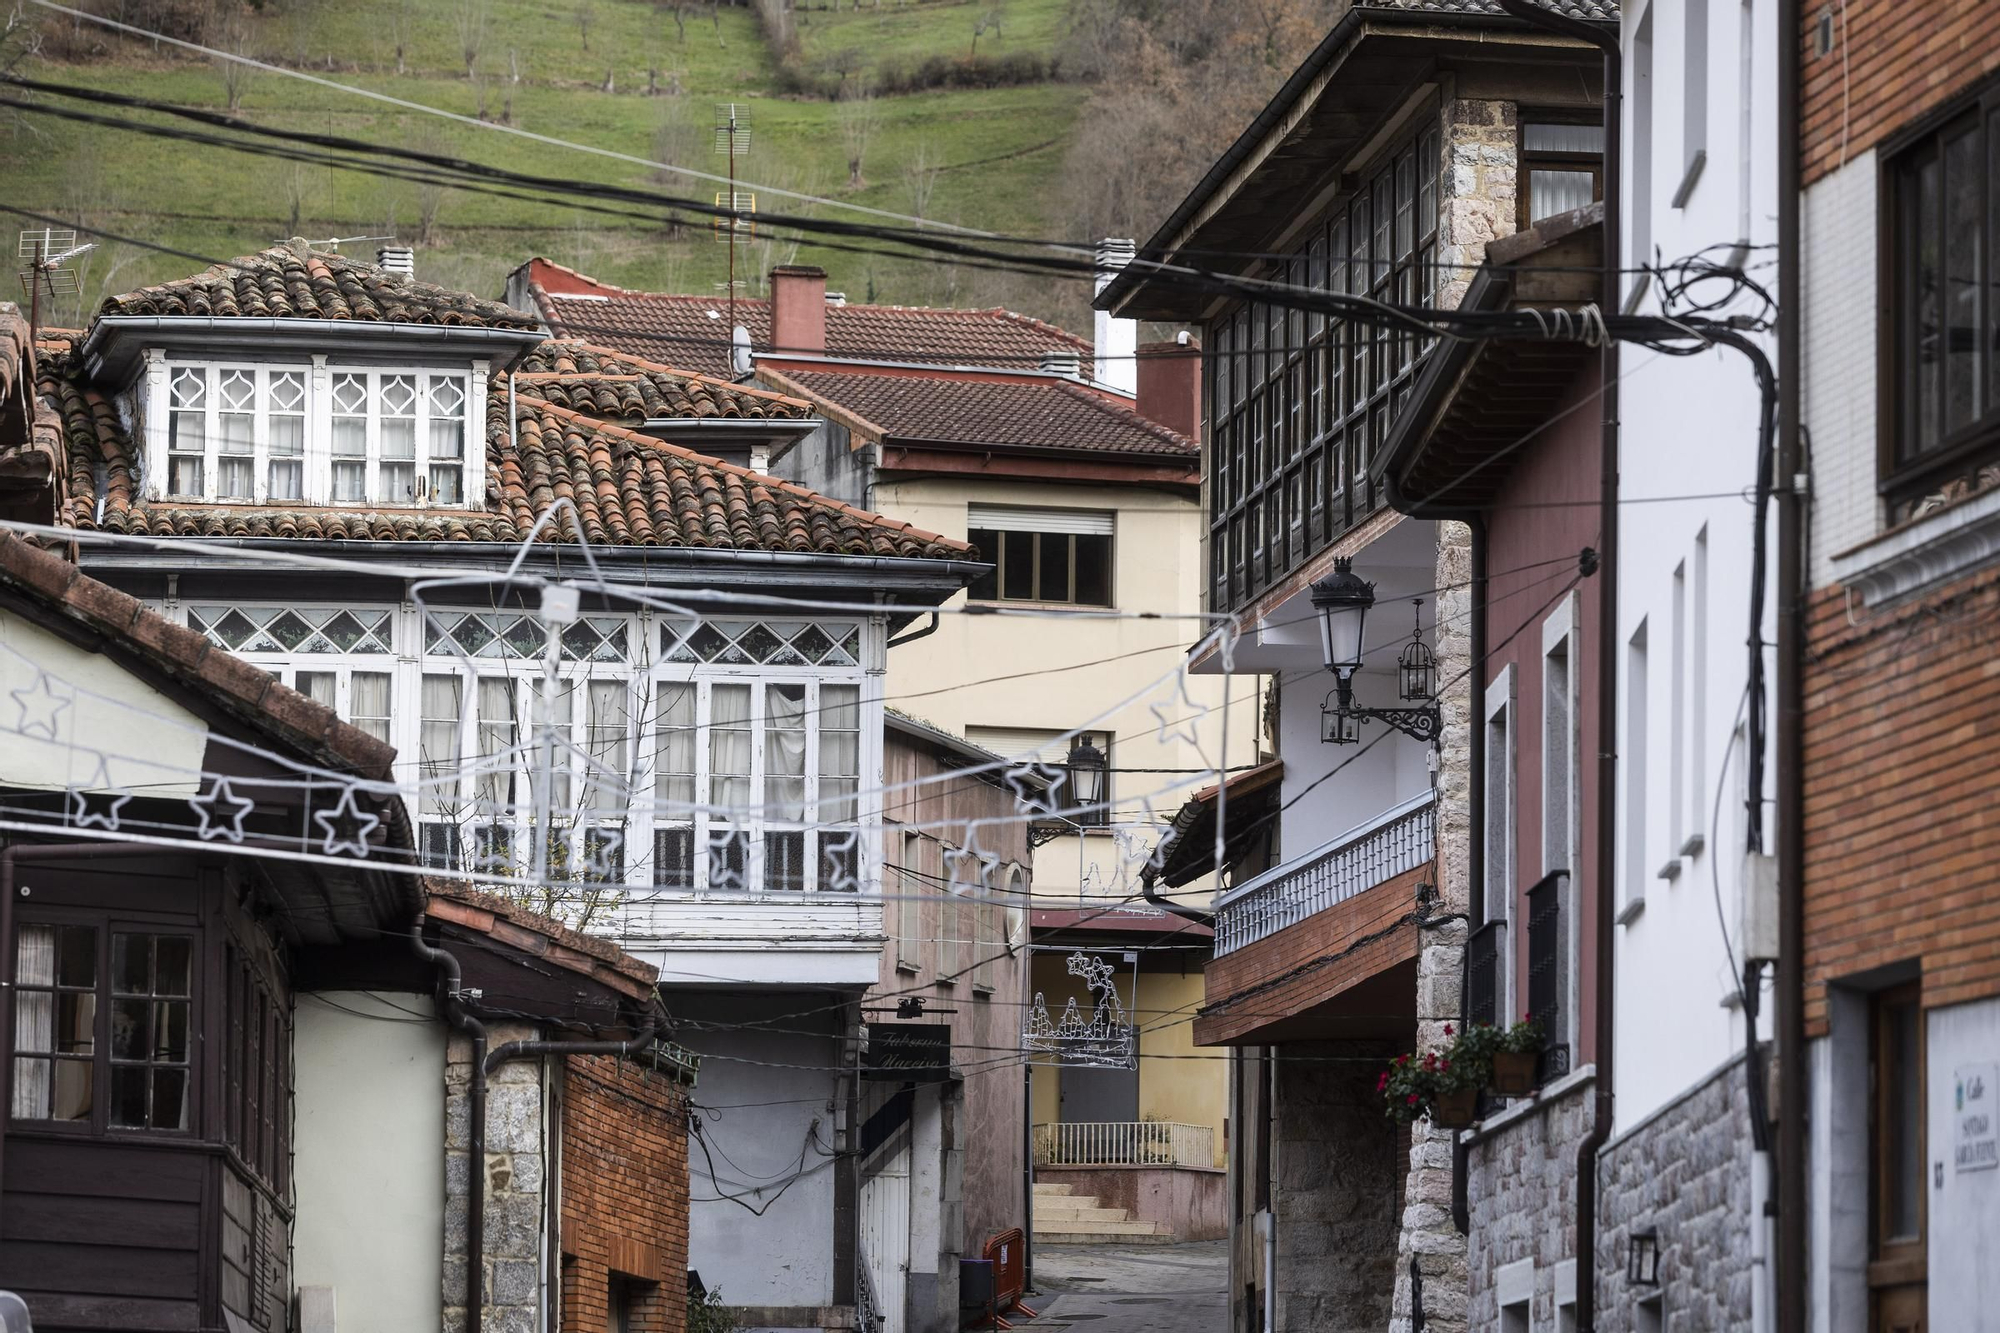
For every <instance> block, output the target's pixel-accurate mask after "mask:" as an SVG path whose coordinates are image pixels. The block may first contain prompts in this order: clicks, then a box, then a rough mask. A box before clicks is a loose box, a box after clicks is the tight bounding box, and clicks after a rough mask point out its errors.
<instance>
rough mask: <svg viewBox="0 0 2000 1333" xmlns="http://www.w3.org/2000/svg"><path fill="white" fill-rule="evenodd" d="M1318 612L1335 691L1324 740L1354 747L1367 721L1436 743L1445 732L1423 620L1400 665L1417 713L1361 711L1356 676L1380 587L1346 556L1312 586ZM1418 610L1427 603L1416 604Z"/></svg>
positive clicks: (1323, 717)
mask: <svg viewBox="0 0 2000 1333" xmlns="http://www.w3.org/2000/svg"><path fill="white" fill-rule="evenodd" d="M1312 604H1313V610H1314V611H1316V612H1318V614H1319V646H1320V660H1321V661H1322V662H1323V663H1324V664H1325V666H1326V669H1327V670H1328V671H1330V672H1332V673H1333V681H1334V684H1333V691H1332V693H1330V694H1329V695H1327V701H1326V703H1325V704H1322V705H1321V707H1320V736H1319V738H1320V739H1321V740H1322V741H1325V742H1327V743H1329V744H1332V745H1353V744H1355V743H1356V742H1358V741H1359V740H1360V739H1361V724H1362V723H1363V722H1371V721H1372V722H1386V723H1388V724H1389V725H1390V726H1392V727H1394V728H1395V729H1396V730H1398V731H1400V732H1402V733H1403V734H1404V735H1406V736H1413V737H1415V738H1416V739H1417V740H1420V741H1434V740H1436V739H1437V736H1438V732H1439V731H1440V730H1441V729H1442V727H1443V719H1442V718H1441V717H1440V715H1439V713H1438V706H1437V701H1436V698H1435V690H1436V677H1437V658H1436V656H1435V655H1434V654H1433V653H1432V652H1431V649H1430V645H1428V644H1426V643H1425V642H1424V639H1423V622H1422V618H1421V615H1420V616H1419V619H1418V623H1417V627H1416V629H1415V631H1414V632H1413V633H1412V634H1411V635H1410V642H1409V643H1407V644H1405V645H1404V647H1403V654H1402V657H1401V658H1400V659H1399V660H1398V662H1397V670H1396V676H1397V692H1398V694H1399V695H1400V696H1401V698H1402V699H1403V701H1404V702H1406V703H1418V704H1420V705H1421V706H1420V707H1416V708H1362V707H1358V706H1357V705H1356V704H1355V702H1354V673H1355V672H1357V671H1359V670H1360V669H1361V656H1362V643H1363V639H1362V631H1363V629H1364V628H1365V627H1366V625H1367V623H1368V611H1369V608H1371V607H1373V606H1374V605H1375V585H1374V584H1372V583H1370V582H1368V581H1367V580H1366V579H1364V578H1361V577H1360V576H1359V575H1357V574H1355V572H1354V562H1353V561H1352V560H1350V559H1348V558H1347V557H1346V556H1340V557H1337V558H1336V559H1335V560H1334V562H1333V573H1331V574H1329V575H1327V576H1326V577H1325V578H1323V579H1321V580H1320V581H1319V582H1317V583H1315V584H1313V585H1312ZM1416 605H1417V606H1418V607H1419V608H1421V607H1422V605H1423V603H1422V602H1418V603H1417V604H1416Z"/></svg>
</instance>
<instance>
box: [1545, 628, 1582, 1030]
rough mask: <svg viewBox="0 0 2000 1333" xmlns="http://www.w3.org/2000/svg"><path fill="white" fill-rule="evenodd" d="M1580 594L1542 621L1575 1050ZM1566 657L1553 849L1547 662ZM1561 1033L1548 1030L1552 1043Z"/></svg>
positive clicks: (1556, 855)
mask: <svg viewBox="0 0 2000 1333" xmlns="http://www.w3.org/2000/svg"><path fill="white" fill-rule="evenodd" d="M1577 619H1578V617H1577V595H1576V594H1575V593H1574V592H1572V593H1570V594H1569V595H1568V596H1566V597H1564V598H1563V599H1562V601H1560V602H1558V603H1557V604H1556V606H1555V607H1554V608H1553V609H1552V610H1550V612H1549V614H1548V615H1547V616H1545V617H1544V618H1543V620H1542V699H1543V715H1542V727H1541V732H1542V801H1541V805H1542V873H1543V874H1547V873H1548V872H1549V871H1551V870H1566V871H1568V872H1569V876H1568V879H1567V881H1566V882H1565V884H1564V885H1563V897H1562V906H1561V912H1562V924H1563V951H1564V954H1565V957H1564V959H1563V1026H1564V1027H1565V1028H1566V1029H1567V1030H1566V1031H1565V1032H1563V1033H1561V1034H1560V1040H1561V1041H1563V1042H1565V1043H1567V1044H1568V1045H1569V1047H1570V1049H1571V1050H1575V1049H1577V1021H1578V1017H1577V1016H1578V1013H1579V1009H1578V1005H1579V1002H1580V998H1581V997H1580V993H1579V990H1580V985H1581V982H1580V978H1579V973H1580V972H1581V971H1582V954H1581V942H1582V938H1583V937H1582V933H1581V929H1580V926H1581V922H1580V920H1579V918H1580V917H1581V915H1582V913H1580V912H1578V911H1577V910H1576V904H1577V901H1578V894H1577V891H1576V886H1577V885H1578V884H1579V883H1581V882H1582V880H1583V872H1582V868H1581V867H1580V866H1578V865H1577V861H1578V858H1579V856H1580V855H1581V853H1582V850H1583V848H1582V827H1583V814H1582V806H1583V799H1582V798H1583V793H1582V790H1581V789H1582V777H1583V753H1582V752H1583V718H1582V716H1581V708H1582V702H1583V700H1582V694H1583V691H1582V688H1581V686H1582V682H1581V679H1580V676H1581V673H1582V666H1583V658H1582V650H1583V640H1582V635H1581V634H1579V633H1578V629H1577ZM1559 653H1560V654H1561V656H1562V660H1563V676H1564V681H1563V695H1564V698H1563V704H1564V709H1565V711H1566V713H1567V715H1568V718H1569V726H1568V728H1567V729H1566V731H1565V733H1564V735H1563V736H1562V738H1561V742H1562V754H1561V756H1560V757H1561V759H1562V763H1563V766H1564V768H1565V770H1566V771H1567V772H1568V774H1569V781H1568V783H1567V784H1566V785H1567V787H1568V791H1567V793H1566V794H1565V795H1564V797H1563V803H1564V805H1565V807H1566V808H1565V809H1564V810H1563V811H1562V812H1561V813H1562V822H1563V827H1564V830H1565V833H1564V838H1563V843H1564V845H1563V846H1561V847H1559V848H1555V849H1553V850H1552V849H1551V848H1550V847H1549V845H1548V829H1549V816H1550V811H1549V802H1550V799H1551V792H1550V786H1551V784H1550V782H1549V770H1550V760H1551V759H1552V758H1554V757H1556V756H1555V754H1554V750H1553V747H1552V745H1551V743H1550V742H1551V737H1550V734H1549V718H1548V712H1547V700H1548V699H1549V697H1550V686H1551V682H1550V675H1551V672H1550V667H1549V663H1550V662H1551V660H1552V659H1554V658H1555V657H1556V656H1557V654H1559ZM1556 1039H1557V1034H1550V1040H1551V1042H1554V1041H1555V1040H1556Z"/></svg>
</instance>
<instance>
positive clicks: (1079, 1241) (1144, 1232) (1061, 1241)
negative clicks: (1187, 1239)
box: [1035, 1182, 1174, 1245]
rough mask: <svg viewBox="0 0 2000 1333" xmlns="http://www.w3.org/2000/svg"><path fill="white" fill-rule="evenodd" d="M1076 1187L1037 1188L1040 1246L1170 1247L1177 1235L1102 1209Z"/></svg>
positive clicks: (1119, 1210) (1120, 1211)
mask: <svg viewBox="0 0 2000 1333" xmlns="http://www.w3.org/2000/svg"><path fill="white" fill-rule="evenodd" d="M1075 1189H1076V1186H1074V1185H1044V1184H1040V1183H1039V1182H1038V1183H1037V1184H1036V1185H1035V1243H1036V1244H1038V1245H1171V1244H1172V1243H1173V1239H1174V1233H1173V1232H1171V1231H1169V1230H1168V1229H1167V1228H1166V1227H1164V1226H1162V1225H1161V1224H1160V1223H1158V1222H1143V1221H1140V1220H1138V1219H1137V1218H1135V1217H1133V1216H1132V1214H1131V1213H1130V1212H1129V1211H1127V1210H1126V1209H1123V1208H1103V1207H1100V1206H1099V1205H1098V1202H1097V1198H1096V1196H1095V1195H1090V1194H1077V1193H1075V1192H1074V1191H1075Z"/></svg>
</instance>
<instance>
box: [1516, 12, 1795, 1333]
mask: <svg viewBox="0 0 2000 1333" xmlns="http://www.w3.org/2000/svg"><path fill="white" fill-rule="evenodd" d="M1498 3H1499V5H1500V8H1501V9H1502V10H1503V11H1505V12H1506V13H1508V14H1510V15H1512V16H1513V17H1515V18H1517V19H1521V20H1523V21H1524V22H1527V23H1532V24H1534V25H1535V26H1536V27H1538V28H1544V29H1547V30H1548V31H1550V32H1555V33H1560V34H1561V35H1563V36H1565V37H1570V38H1574V39H1575V40H1577V41H1581V42H1588V43H1590V44H1591V45H1592V46H1595V47H1596V48H1598V50H1600V51H1602V52H1603V53H1604V274H1603V278H1602V286H1601V290H1600V292H1599V295H1598V308H1599V309H1600V310H1601V311H1602V312H1603V313H1605V314H1615V313H1616V312H1617V311H1618V309H1619V291H1618V287H1619V271H1618V270H1619V265H1618V251H1619V244H1620V241H1621V239H1622V234H1621V225H1620V224H1621V222H1622V220H1623V218H1622V215H1623V212H1624V210H1623V209H1622V208H1620V207H1619V205H1620V202H1621V201H1620V198H1619V191H1620V189H1621V187H1622V186H1623V184H1624V173H1623V170H1622V162H1621V158H1622V156H1623V152H1622V144H1621V142H1620V139H1621V137H1622V135H1623V133H1624V123H1623V121H1624V117H1623V114H1622V113H1623V105H1622V103H1623V100H1624V73H1625V69H1624V60H1623V57H1622V55H1621V54H1620V52H1619V49H1618V36H1617V33H1616V31H1615V30H1613V31H1610V32H1607V31H1605V30H1604V29H1603V28H1602V27H1600V26H1599V25H1597V24H1591V23H1583V22H1580V21H1578V20H1576V19H1573V18H1569V17H1567V16H1565V15H1562V14H1557V13H1554V12H1552V11H1550V10H1547V9H1544V8H1542V7H1541V6H1540V5H1537V4H1534V3H1533V0H1498ZM1779 45H1780V46H1783V45H1784V41H1783V40H1782V39H1781V40H1780V42H1779ZM1600 375H1601V378H1602V380H1603V385H1602V391H1601V393H1600V395H1599V398H1600V401H1601V406H1602V408H1603V430H1604V434H1603V442H1602V447H1601V451H1600V455H1599V463H1598V467H1599V471H1600V476H1599V479H1598V506H1597V512H1598V526H1599V530H1600V537H1599V541H1598V547H1597V550H1598V556H1599V560H1600V567H1599V569H1598V574H1597V578H1598V585H1597V596H1598V610H1597V625H1598V629H1597V895H1596V902H1597V920H1596V922H1595V923H1594V924H1595V926H1596V929H1595V930H1594V931H1593V932H1592V933H1593V935H1594V940H1593V945H1594V949H1595V953H1596V962H1597V977H1596V984H1595V985H1594V986H1593V987H1592V988H1591V993H1592V998H1593V1001H1594V1003H1595V1005H1596V1013H1595V1014H1593V1015H1592V1025H1591V1034H1592V1059H1593V1061H1594V1062H1595V1064H1596V1066H1597V1073H1596V1077H1595V1078H1594V1079H1592V1081H1591V1087H1592V1094H1593V1095H1592V1102H1593V1106H1592V1116H1591V1127H1590V1132H1589V1133H1588V1134H1586V1135H1585V1136H1584V1140H1583V1143H1582V1144H1581V1145H1579V1146H1578V1148H1577V1150H1576V1177H1577V1188H1576V1326H1577V1328H1578V1329H1579V1330H1581V1333H1595V1330H1596V1328H1597V1154H1598V1153H1599V1152H1600V1151H1601V1150H1602V1149H1603V1147H1604V1144H1605V1142H1606V1141H1607V1140H1608V1139H1609V1138H1610V1137H1611V1116H1612V1099H1611V1089H1612V1073H1613V1068H1612V1054H1613V1052H1612V1043H1613V1040H1614V1039H1615V1036H1616V1032H1615V1028H1614V1025H1613V1023H1612V1003H1613V993H1612V986H1611V980H1612V978H1611V968H1612V949H1613V947H1614V941H1615V936H1614V934H1613V925H1614V924H1615V921H1616V918H1617V903H1616V901H1615V896H1616V895H1615V892H1614V887H1615V885H1616V883H1617V879H1616V875H1617V864H1618V858H1617V840H1618V821H1617V817H1616V810H1615V807H1616V801H1615V799H1614V797H1615V793H1616V791H1617V784H1618V745H1617V737H1618V655H1617V653H1616V652H1614V651H1613V650H1612V644H1613V643H1614V642H1615V641H1616V640H1617V637H1618V344H1617V342H1616V341H1615V340H1609V339H1607V340H1606V342H1605V344H1604V354H1603V363H1602V370H1601V371H1600ZM1801 1333H1803V1331H1801Z"/></svg>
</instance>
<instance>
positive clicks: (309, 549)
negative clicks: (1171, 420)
mask: <svg viewBox="0 0 2000 1333" xmlns="http://www.w3.org/2000/svg"><path fill="white" fill-rule="evenodd" d="M166 540H168V541H171V542H172V543H173V545H174V546H175V547H176V548H178V549H175V550H172V551H163V550H156V549H153V548H150V547H147V548H139V549H120V548H118V547H111V548H98V549H94V550H87V551H86V552H85V556H84V560H85V563H86V564H88V565H95V566H98V567H100V568H113V569H153V568H158V569H162V570H168V571H171V572H175V573H182V572H186V571H188V570H192V569H205V568H206V569H232V570H239V571H240V570H241V569H242V568H243V562H242V561H241V560H240V559H232V558H231V556H230V554H229V553H235V552H241V553H243V554H244V555H250V556H254V555H255V554H257V553H258V552H260V551H272V552H285V553H292V552H302V553H311V554H315V555H320V556H326V557H330V558H341V557H346V558H350V559H354V558H365V559H369V560H380V561H383V567H382V574H383V576H384V577H385V578H404V577H411V578H425V577H429V576H431V575H434V574H435V573H436V572H437V571H436V570H435V569H426V570H408V569H399V568H397V567H395V566H393V565H391V564H389V563H388V562H387V561H386V560H385V559H384V555H385V553H391V554H393V555H394V556H401V557H404V558H408V559H443V560H446V561H448V562H449V563H451V564H453V565H458V566H463V567H468V568H472V569H481V568H485V569H496V570H506V569H509V568H511V567H513V566H514V561H515V558H516V557H517V555H518V554H519V552H520V547H519V546H518V545H516V544H515V543H512V542H380V541H348V540H329V539H326V538H314V537H193V538H187V537H175V538H168V539H166ZM484 546H490V547H492V548H493V550H492V552H491V553H490V554H485V553H482V554H480V555H475V556H473V558H472V559H467V555H468V554H469V553H471V552H474V551H478V550H479V548H481V547H484ZM202 547H210V548H216V549H217V550H218V552H219V553H218V554H216V555H214V556H212V557H210V558H206V559H204V558H203V555H202V553H201V550H200V548H202ZM591 555H592V556H593V557H594V558H595V559H596V561H597V563H598V564H599V565H607V566H628V567H636V568H637V570H638V571H640V572H652V571H653V569H654V568H655V567H659V568H660V569H661V570H662V571H665V570H671V569H676V568H678V569H681V570H685V571H688V572H693V573H698V574H699V575H700V579H701V582H702V583H704V584H713V583H717V582H725V583H726V582H736V583H753V584H757V585H758V586H763V585H764V583H765V580H764V579H762V578H756V577H749V576H746V577H743V578H740V579H734V580H732V579H728V578H726V577H722V576H721V571H720V570H718V569H716V568H713V567H714V566H722V567H724V568H730V567H737V568H743V567H748V568H749V569H754V570H771V569H782V570H785V571H787V572H795V571H808V570H815V569H818V570H824V571H826V572H827V573H828V574H833V573H836V572H839V573H852V572H854V571H857V570H861V571H866V572H868V573H871V574H884V575H900V576H903V577H899V578H890V579H886V580H881V581H879V582H880V583H885V584H887V585H888V586H890V587H893V588H910V589H921V588H928V587H933V586H935V587H940V588H949V589H951V590H952V591H957V590H958V589H960V588H962V587H964V586H965V585H966V584H967V583H970V582H971V581H972V580H974V579H975V578H977V577H978V576H979V575H981V574H984V573H985V572H986V571H987V570H988V569H989V568H991V566H990V565H988V564H986V563H984V562H982V561H976V560H943V559H937V558H934V557H928V556H884V555H822V554H819V553H816V552H815V553H804V552H796V551H744V550H739V549H737V548H735V547H716V546H642V547H592V548H591ZM566 556H567V557H569V560H570V563H572V564H573V563H575V562H576V561H577V560H580V559H581V557H580V555H578V548H577V546H576V545H575V543H571V542H546V543H537V544H536V546H535V547H534V548H531V549H530V550H529V551H528V553H527V555H526V557H525V558H524V559H522V560H521V562H520V565H519V567H518V570H517V571H516V572H538V573H543V574H566V573H567V572H569V571H568V570H567V569H566V568H565V566H564V557H566ZM831 581H832V582H836V583H844V582H848V581H849V580H847V579H833V580H831Z"/></svg>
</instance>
